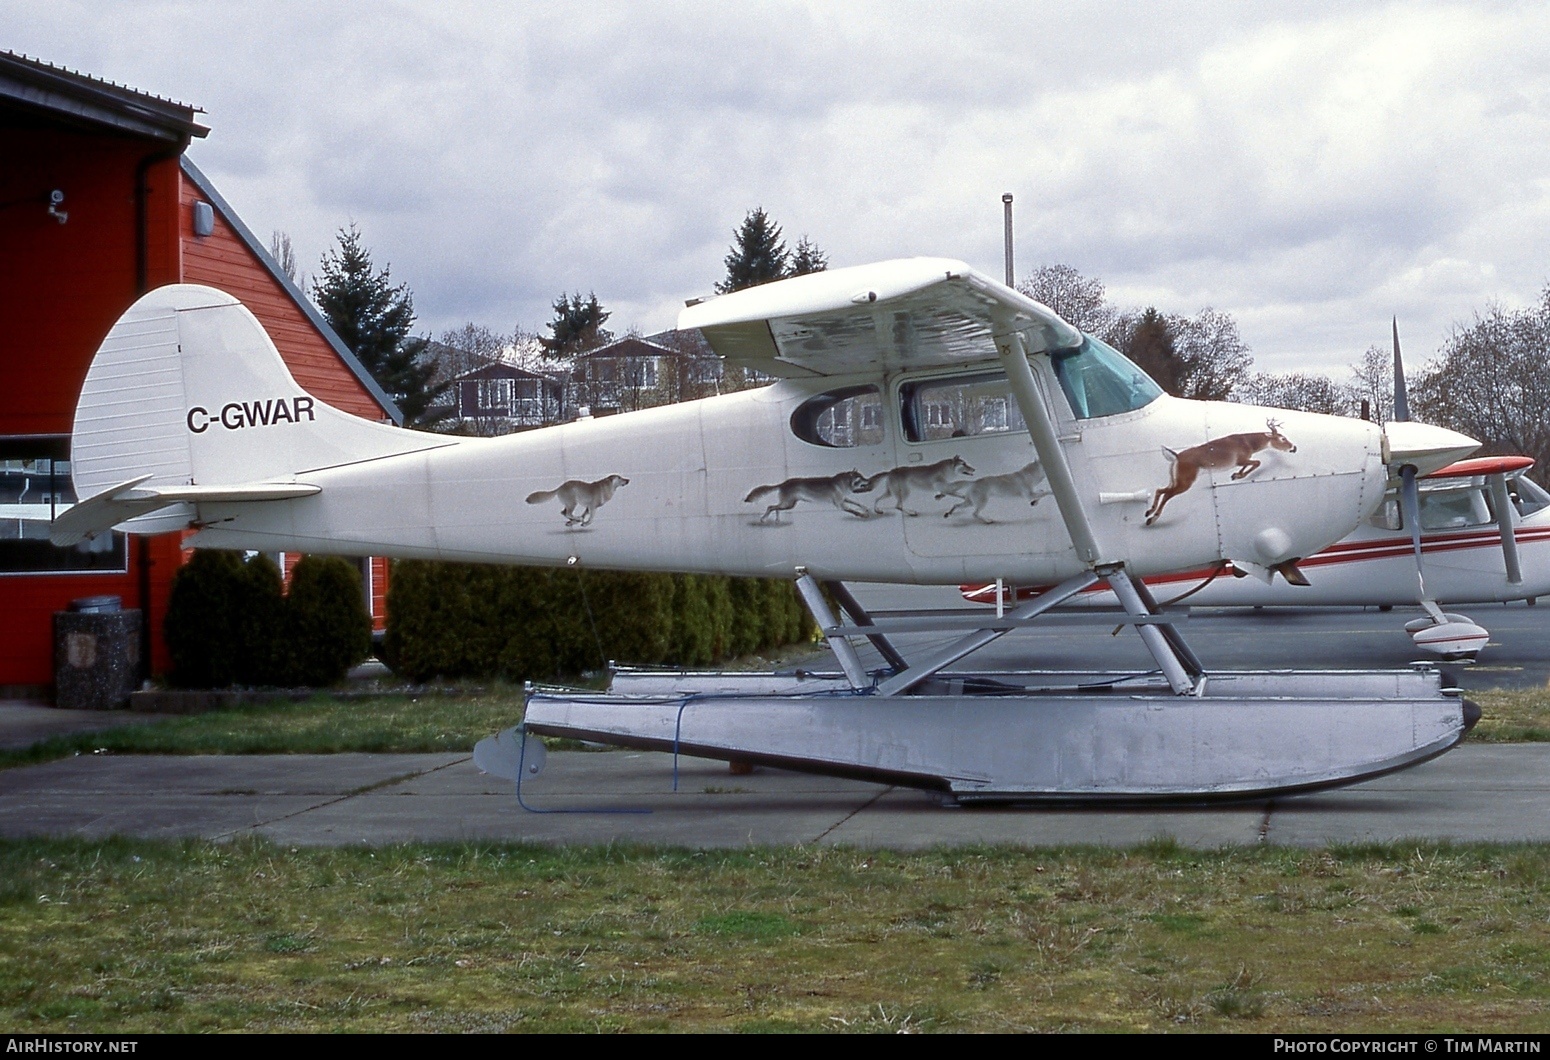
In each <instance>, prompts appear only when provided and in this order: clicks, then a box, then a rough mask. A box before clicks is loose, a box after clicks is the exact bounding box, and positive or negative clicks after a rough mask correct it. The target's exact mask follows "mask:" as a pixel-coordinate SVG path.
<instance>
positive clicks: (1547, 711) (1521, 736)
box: [1468, 688, 1550, 743]
mask: <svg viewBox="0 0 1550 1060" xmlns="http://www.w3.org/2000/svg"><path fill="white" fill-rule="evenodd" d="M1469 698H1470V699H1472V700H1474V701H1475V702H1476V703H1478V704H1480V711H1481V716H1480V721H1479V723H1478V724H1477V725H1476V726H1475V728H1474V730H1473V731H1472V732H1471V733H1470V734H1469V737H1468V739H1469V740H1471V741H1484V742H1486V743H1544V742H1545V741H1547V740H1550V689H1546V688H1527V689H1493V690H1491V691H1489V692H1471V693H1469Z"/></svg>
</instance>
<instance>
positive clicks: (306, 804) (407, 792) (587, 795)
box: [0, 744, 1550, 849]
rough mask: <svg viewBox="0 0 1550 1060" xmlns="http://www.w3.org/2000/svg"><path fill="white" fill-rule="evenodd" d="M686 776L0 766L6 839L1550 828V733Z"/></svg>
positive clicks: (694, 841)
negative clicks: (1099, 767) (1186, 784)
mask: <svg viewBox="0 0 1550 1060" xmlns="http://www.w3.org/2000/svg"><path fill="white" fill-rule="evenodd" d="M672 780H673V769H672V758H671V756H670V755H666V754H652V753H638V752H624V751H614V752H602V753H587V752H560V753H555V754H552V755H550V757H549V764H548V767H547V769H546V770H545V771H544V773H543V774H542V775H541V776H539V777H537V778H535V779H533V780H531V781H529V782H527V783H525V784H524V785H523V798H524V802H526V803H527V805H528V806H529V807H530V808H531V810H524V809H522V808H521V807H520V806H518V805H517V802H516V799H515V797H514V792H513V789H512V786H511V785H510V784H509V783H507V782H505V781H501V780H497V779H496V778H494V777H489V776H485V775H483V774H481V773H479V772H478V771H477V770H476V769H475V768H474V766H473V763H472V761H471V760H470V759H469V757H468V756H466V755H461V754H430V755H364V754H341V755H276V756H229V757H217V756H193V757H171V756H157V755H133V756H130V755H125V756H112V755H82V756H79V757H75V758H69V759H63V760H60V761H57V762H50V763H47V764H44V765H37V766H27V767H23V768H19V769H10V770H5V771H3V772H0V836H6V837H17V836H35V835H78V836H84V837H97V836H105V835H111V834H122V835H134V836H146V837H173V836H200V837H204V838H209V839H221V840H226V839H232V838H236V837H238V836H243V835H257V836H264V837H267V838H269V839H272V840H274V841H275V842H279V843H288V844H295V845H336V844H352V843H391V842H401V841H408V840H427V841H443V840H446V841H458V840H470V839H483V840H512V841H523V842H536V843H604V842H638V843H652V844H667V845H674V846H686V847H701V848H717V847H741V846H748V845H776V846H788V845H802V844H825V845H831V844H840V845H848V846H856V847H862V848H867V847H879V848H890V849H919V848H925V847H935V846H962V845H969V844H977V843H1015V844H1021V845H1029V846H1046V845H1063V844H1099V845H1106V846H1129V845H1133V844H1136V843H1140V842H1145V841H1147V840H1151V839H1158V838H1164V837H1166V838H1172V839H1174V840H1176V841H1178V842H1179V843H1181V844H1183V845H1186V846H1190V847H1196V848H1215V847H1220V846H1232V845H1251V844H1258V843H1274V844H1286V845H1292V846H1321V845H1325V844H1328V843H1344V842H1373V841H1391V840H1401V839H1434V840H1454V841H1460V842H1468V841H1485V842H1518V841H1534V842H1546V841H1550V745H1545V744H1517V745H1485V744H1477V745H1468V746H1465V747H1461V748H1458V749H1456V750H1454V751H1451V752H1449V753H1448V754H1446V755H1444V756H1443V757H1442V758H1439V759H1437V760H1435V761H1433V762H1430V763H1427V764H1426V765H1422V766H1418V767H1416V768H1415V769H1411V770H1407V771H1405V772H1402V773H1397V774H1394V775H1392V776H1389V777H1385V778H1381V779H1379V780H1375V781H1371V782H1369V783H1366V784H1362V785H1358V786H1355V787H1352V788H1346V789H1343V790H1340V791H1336V792H1328V793H1324V794H1320V795H1310V796H1301V797H1298V798H1292V799H1281V800H1276V801H1274V802H1271V803H1260V804H1251V805H1239V806H1222V807H1207V808H1198V807H1189V808H1169V809H1146V808H1138V809H1120V810H1070V809H1029V808H1000V809H986V808H979V809H957V808H951V807H944V806H943V804H942V800H941V798H940V797H939V796H937V795H935V794H932V793H929V792H919V791H913V790H910V789H903V788H889V787H884V786H881V785H876V784H866V783H862V782H859V781H846V780H834V779H830V778H825V777H810V776H803V775H800V774H795V773H786V772H783V771H779V770H770V769H760V770H758V771H756V772H755V773H753V774H752V775H749V776H731V775H729V774H728V772H727V768H726V765H725V764H724V763H721V762H710V761H704V760H700V759H682V760H681V761H680V763H679V790H678V791H677V792H676V793H675V792H673V791H672V790H671V787H672ZM647 810H649V811H651V812H649V813H646V812H640V811H647ZM532 811H539V812H532Z"/></svg>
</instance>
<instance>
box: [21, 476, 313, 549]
mask: <svg viewBox="0 0 1550 1060" xmlns="http://www.w3.org/2000/svg"><path fill="white" fill-rule="evenodd" d="M150 477H151V476H150V475H141V476H140V477H139V478H133V479H130V480H129V481H127V482H121V483H119V484H118V485H117V486H113V487H111V488H109V489H105V490H103V491H102V492H101V493H98V494H96V495H95V496H92V497H88V498H87V499H86V500H84V501H81V502H80V503H79V504H76V505H74V506H72V507H71V508H69V509H67V510H66V511H65V512H64V513H63V514H62V515H60V516H59V517H58V518H56V519H55V520H54V522H53V524H52V525H51V526H50V527H49V540H51V541H52V542H53V543H54V544H56V545H59V546H61V547H68V546H70V545H74V544H76V543H78V542H80V541H82V540H84V539H86V538H89V537H96V536H97V535H98V534H100V533H102V532H103V531H105V530H110V529H112V528H113V527H115V526H117V525H118V524H119V523H124V522H128V521H129V520H130V519H135V518H138V517H139V516H142V515H150V514H151V513H152V512H158V511H161V510H162V509H163V508H169V507H171V506H172V505H174V504H214V503H217V502H223V503H230V502H248V501H282V500H291V499H293V498H296V497H311V496H313V495H314V494H316V493H320V492H322V491H321V489H320V488H319V487H317V486H312V485H308V484H307V483H304V482H252V483H244V484H242V485H236V486H145V485H143V483H144V482H146V481H147V480H148V479H149V478H150Z"/></svg>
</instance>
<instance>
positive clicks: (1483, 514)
mask: <svg viewBox="0 0 1550 1060" xmlns="http://www.w3.org/2000/svg"><path fill="white" fill-rule="evenodd" d="M1533 466H1534V461H1533V460H1532V459H1531V458H1529V457H1526V456H1488V457H1476V458H1474V459H1470V460H1460V461H1458V462H1457V463H1454V464H1451V465H1449V466H1448V467H1445V468H1443V469H1442V470H1441V471H1435V472H1433V473H1432V474H1430V475H1426V476H1424V477H1423V478H1421V479H1420V482H1419V490H1418V494H1419V501H1420V514H1421V519H1420V522H1421V555H1422V562H1423V563H1424V569H1425V579H1426V589H1427V592H1428V598H1429V600H1432V601H1436V602H1437V603H1438V604H1440V605H1443V606H1449V607H1453V606H1459V605H1463V604H1475V603H1503V602H1508V601H1512V600H1530V601H1532V600H1534V599H1535V598H1537V597H1539V596H1544V595H1546V594H1550V493H1547V492H1546V491H1545V490H1544V489H1543V488H1541V487H1540V486H1539V485H1538V484H1537V483H1535V482H1534V481H1533V480H1531V479H1529V478H1528V477H1527V475H1526V474H1525V472H1527V471H1528V470H1529V469H1530V468H1531V467H1533ZM1503 516H1505V517H1506V521H1504V520H1503ZM1297 567H1298V569H1299V570H1300V571H1301V572H1302V574H1303V575H1304V576H1305V579H1306V582H1307V584H1306V585H1296V584H1293V583H1290V582H1287V581H1284V580H1279V579H1277V580H1271V581H1268V582H1267V581H1264V580H1262V579H1261V578H1257V577H1249V576H1248V575H1249V574H1250V573H1257V572H1251V571H1247V570H1244V569H1242V568H1240V567H1238V566H1236V565H1233V564H1218V565H1213V566H1211V567H1207V568H1204V569H1199V570H1193V571H1183V572H1179V573H1174V574H1164V575H1157V576H1154V577H1149V578H1147V579H1146V583H1147V584H1148V585H1149V586H1151V588H1152V591H1153V593H1154V594H1155V595H1157V596H1158V597H1159V598H1160V603H1161V604H1163V605H1165V606H1166V605H1167V604H1170V603H1173V602H1175V601H1178V602H1180V603H1183V602H1184V601H1185V600H1187V601H1188V602H1189V603H1190V604H1191V605H1195V606H1202V607H1298V606H1302V607H1310V606H1311V607H1341V606H1367V607H1371V606H1378V607H1383V608H1385V609H1386V608H1390V607H1396V606H1399V607H1404V606H1414V605H1416V603H1417V594H1416V561H1415V553H1414V550H1413V546H1412V544H1411V540H1410V535H1409V527H1408V526H1407V525H1406V523H1405V518H1404V513H1403V511H1402V505H1401V503H1400V499H1399V497H1398V496H1397V493H1396V491H1391V492H1390V495H1389V496H1387V497H1386V498H1385V500H1384V502H1383V503H1382V504H1381V505H1380V506H1379V507H1378V510H1377V511H1376V512H1374V513H1373V514H1372V515H1371V516H1370V517H1369V518H1367V519H1366V520H1364V521H1363V522H1362V523H1361V524H1360V525H1359V526H1358V527H1357V528H1356V529H1355V530H1353V531H1352V532H1351V533H1349V534H1347V535H1346V536H1345V537H1343V538H1341V539H1340V540H1339V541H1337V542H1335V543H1334V544H1332V545H1330V546H1329V547H1327V548H1325V549H1322V550H1320V551H1319V552H1317V553H1315V554H1314V555H1312V556H1309V557H1307V558H1306V559H1303V560H1300V561H1299V562H1298V564H1297ZM1040 591H1041V589H1040V588H1037V587H1032V586H1029V587H1016V588H1013V587H1009V586H1006V585H1004V584H1003V586H1002V598H1003V600H1004V601H1005V602H1006V603H1011V602H1012V601H1014V600H1024V599H1031V598H1032V597H1034V596H1036V595H1038V593H1039V592H1040ZM963 595H964V597H965V599H968V600H971V601H974V602H976V603H985V604H993V603H995V602H996V585H995V584H994V583H991V584H983V583H976V584H970V585H965V586H964V587H963ZM1117 603H1118V601H1116V600H1115V598H1114V595H1113V594H1112V593H1110V592H1108V591H1107V590H1106V589H1104V588H1102V587H1095V590H1094V591H1092V592H1088V593H1084V594H1082V596H1081V597H1080V598H1079V599H1078V600H1076V601H1073V604H1082V605H1088V606H1115V605H1117ZM1422 606H1423V607H1424V606H1425V605H1424V604H1423V605H1422ZM1444 615H1445V620H1444V621H1443V622H1440V623H1439V622H1437V621H1435V619H1434V618H1433V616H1431V615H1430V614H1428V615H1426V616H1424V617H1422V618H1418V619H1416V620H1414V621H1412V622H1410V623H1407V625H1406V630H1407V632H1409V633H1410V634H1411V636H1412V637H1413V638H1414V640H1415V643H1416V645H1417V646H1418V647H1422V648H1425V649H1427V650H1429V651H1434V652H1437V653H1438V654H1441V655H1445V656H1448V657H1471V656H1473V655H1474V654H1475V653H1476V652H1478V651H1479V650H1480V649H1481V648H1482V647H1484V646H1485V642H1486V638H1487V636H1488V634H1487V632H1486V631H1485V630H1484V629H1482V628H1481V627H1480V626H1478V625H1475V624H1474V623H1473V622H1472V621H1470V620H1469V619H1467V618H1465V617H1464V616H1461V615H1455V614H1450V613H1448V612H1444ZM1466 626H1467V628H1465V627H1466Z"/></svg>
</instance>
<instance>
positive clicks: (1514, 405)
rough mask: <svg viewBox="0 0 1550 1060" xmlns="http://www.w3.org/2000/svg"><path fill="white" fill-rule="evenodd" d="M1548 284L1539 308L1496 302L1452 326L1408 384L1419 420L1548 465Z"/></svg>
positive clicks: (1539, 473)
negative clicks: (1470, 319)
mask: <svg viewBox="0 0 1550 1060" xmlns="http://www.w3.org/2000/svg"><path fill="white" fill-rule="evenodd" d="M1547 365H1550V287H1546V289H1545V291H1544V294H1543V295H1542V296H1541V299H1540V302H1539V304H1538V305H1537V306H1533V307H1531V308H1529V309H1523V310H1518V311H1512V310H1508V309H1504V308H1502V307H1501V306H1499V305H1493V306H1490V307H1488V308H1487V309H1486V311H1485V313H1484V314H1479V313H1477V314H1476V315H1475V319H1474V323H1472V324H1470V325H1468V326H1467V327H1466V326H1463V325H1456V326H1455V327H1454V329H1453V334H1452V335H1450V336H1449V337H1448V340H1447V342H1445V343H1444V344H1443V347H1442V349H1441V351H1439V353H1438V355H1437V357H1436V358H1435V359H1433V360H1431V361H1429V362H1427V364H1426V366H1425V368H1424V369H1423V370H1422V371H1421V373H1420V374H1419V375H1418V376H1416V377H1415V379H1414V382H1413V383H1412V384H1411V387H1410V392H1411V408H1412V414H1413V415H1414V416H1415V417H1416V418H1417V419H1424V420H1426V421H1427V422H1428V423H1436V424H1440V425H1442V426H1445V427H1451V428H1453V429H1454V430H1457V431H1462V432H1463V433H1465V434H1467V435H1470V436H1471V437H1473V438H1478V439H1479V440H1480V441H1481V442H1482V443H1483V444H1484V450H1483V451H1484V452H1486V453H1488V454H1490V453H1522V454H1523V455H1525V456H1531V457H1533V458H1534V460H1535V462H1536V463H1537V465H1538V466H1537V468H1536V470H1535V477H1536V478H1539V479H1540V480H1541V481H1543V479H1544V476H1545V473H1546V470H1547V468H1550V371H1547V370H1546V368H1547Z"/></svg>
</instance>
